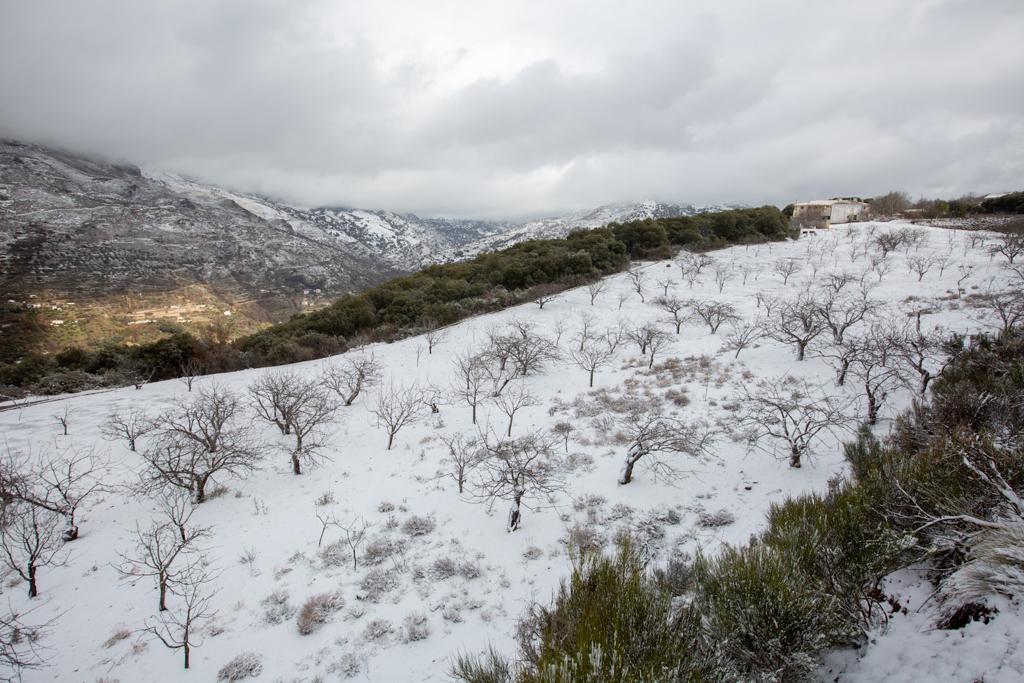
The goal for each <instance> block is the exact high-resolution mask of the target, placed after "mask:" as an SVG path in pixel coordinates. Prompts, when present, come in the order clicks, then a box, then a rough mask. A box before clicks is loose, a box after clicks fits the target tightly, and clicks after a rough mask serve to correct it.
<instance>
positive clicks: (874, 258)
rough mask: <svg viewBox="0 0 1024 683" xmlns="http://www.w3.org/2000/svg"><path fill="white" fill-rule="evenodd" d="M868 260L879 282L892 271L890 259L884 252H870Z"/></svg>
mask: <svg viewBox="0 0 1024 683" xmlns="http://www.w3.org/2000/svg"><path fill="white" fill-rule="evenodd" d="M870 261H871V270H872V271H874V273H875V275H877V276H878V281H879V282H881V281H882V279H883V278H884V277H885V276H886V275H887V274H888V273H890V272H891V271H892V261H890V260H889V258H888V257H887V256H886V255H885V254H872V255H871V259H870Z"/></svg>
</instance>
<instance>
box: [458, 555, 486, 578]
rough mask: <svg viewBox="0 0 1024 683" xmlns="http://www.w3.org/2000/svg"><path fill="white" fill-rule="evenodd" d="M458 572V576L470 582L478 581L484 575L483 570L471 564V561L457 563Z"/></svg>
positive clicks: (477, 565) (474, 563)
mask: <svg viewBox="0 0 1024 683" xmlns="http://www.w3.org/2000/svg"><path fill="white" fill-rule="evenodd" d="M458 572H459V576H461V577H462V578H464V579H470V580H472V579H479V578H480V577H481V576H483V574H484V570H483V568H481V567H480V564H479V563H477V562H473V561H472V560H464V561H462V562H459V568H458Z"/></svg>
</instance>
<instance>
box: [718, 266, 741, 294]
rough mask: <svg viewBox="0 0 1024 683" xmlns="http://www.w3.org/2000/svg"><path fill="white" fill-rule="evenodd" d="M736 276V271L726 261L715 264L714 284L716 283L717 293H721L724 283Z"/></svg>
mask: <svg viewBox="0 0 1024 683" xmlns="http://www.w3.org/2000/svg"><path fill="white" fill-rule="evenodd" d="M735 276H736V271H735V270H734V269H733V267H732V266H731V265H729V264H727V263H720V264H718V265H717V266H715V284H717V285H718V293H719V294H721V293H722V291H723V290H724V289H725V285H726V284H727V283H728V282H729V281H730V280H732V279H733V278H734V277H735Z"/></svg>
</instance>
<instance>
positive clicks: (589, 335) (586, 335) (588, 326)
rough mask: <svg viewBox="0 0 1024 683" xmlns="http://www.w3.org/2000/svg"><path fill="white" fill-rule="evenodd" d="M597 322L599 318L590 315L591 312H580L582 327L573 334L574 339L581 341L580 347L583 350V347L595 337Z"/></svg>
mask: <svg viewBox="0 0 1024 683" xmlns="http://www.w3.org/2000/svg"><path fill="white" fill-rule="evenodd" d="M596 324H597V318H595V317H594V316H592V315H590V314H589V313H586V312H584V313H581V314H580V329H579V331H577V332H576V334H575V335H574V336H573V339H574V340H577V341H579V345H578V347H577V348H578V349H579V350H582V349H583V347H584V346H585V345H586V344H587V342H589V341H590V340H591V339H593V338H594V325H596Z"/></svg>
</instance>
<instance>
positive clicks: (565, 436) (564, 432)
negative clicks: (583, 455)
mask: <svg viewBox="0 0 1024 683" xmlns="http://www.w3.org/2000/svg"><path fill="white" fill-rule="evenodd" d="M575 429H576V428H575V427H573V426H572V425H571V424H570V423H568V422H556V423H555V426H553V427H552V428H551V433H552V434H554V435H555V436H557V437H558V438H560V439H562V441H563V442H564V443H565V452H566V453H568V452H569V437H570V436H571V435H572V433H573V431H575Z"/></svg>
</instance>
